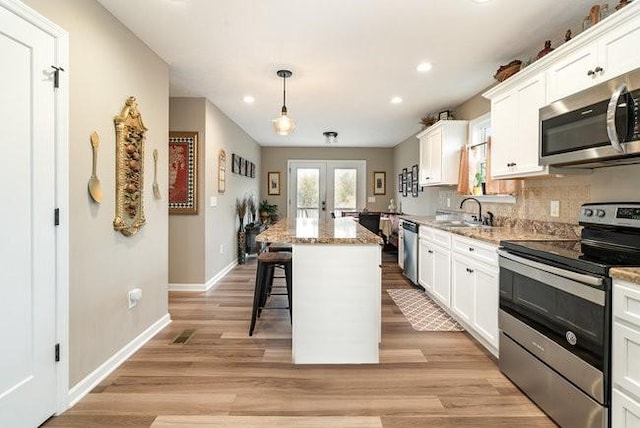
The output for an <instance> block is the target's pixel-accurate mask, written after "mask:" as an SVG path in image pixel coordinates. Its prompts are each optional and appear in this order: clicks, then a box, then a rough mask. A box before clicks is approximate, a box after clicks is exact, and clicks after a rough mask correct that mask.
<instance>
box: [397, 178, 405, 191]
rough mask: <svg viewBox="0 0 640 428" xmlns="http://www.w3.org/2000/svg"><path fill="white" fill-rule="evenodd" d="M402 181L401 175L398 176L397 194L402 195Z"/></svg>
mask: <svg viewBox="0 0 640 428" xmlns="http://www.w3.org/2000/svg"><path fill="white" fill-rule="evenodd" d="M403 180H404V178H403V177H402V174H398V193H402V181H403Z"/></svg>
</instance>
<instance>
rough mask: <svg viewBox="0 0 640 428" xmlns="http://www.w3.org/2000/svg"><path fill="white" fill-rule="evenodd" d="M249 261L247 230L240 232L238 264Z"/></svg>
mask: <svg viewBox="0 0 640 428" xmlns="http://www.w3.org/2000/svg"><path fill="white" fill-rule="evenodd" d="M246 262H247V232H245V231H240V232H238V264H239V265H243V264H245V263H246Z"/></svg>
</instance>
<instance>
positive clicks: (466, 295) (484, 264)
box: [451, 236, 499, 355]
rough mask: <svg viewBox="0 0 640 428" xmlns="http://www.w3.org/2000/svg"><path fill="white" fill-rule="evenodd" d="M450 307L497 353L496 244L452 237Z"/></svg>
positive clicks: (470, 329) (470, 331)
mask: <svg viewBox="0 0 640 428" xmlns="http://www.w3.org/2000/svg"><path fill="white" fill-rule="evenodd" d="M452 245H453V256H452V257H453V275H452V281H451V282H452V284H451V289H452V299H451V309H452V310H453V312H454V314H455V315H457V316H458V317H459V318H460V321H461V322H462V323H463V324H465V325H466V327H468V329H469V333H471V334H472V335H473V336H474V337H476V338H477V339H478V340H479V341H480V342H481V343H483V344H484V345H485V346H486V347H487V349H488V350H489V351H490V352H492V353H493V354H494V355H497V352H498V291H499V284H498V281H499V276H498V272H499V270H498V261H497V253H496V249H497V248H496V247H495V246H493V245H490V244H486V243H483V242H479V241H477V240H474V239H469V238H464V237H460V236H454V237H453V244H452Z"/></svg>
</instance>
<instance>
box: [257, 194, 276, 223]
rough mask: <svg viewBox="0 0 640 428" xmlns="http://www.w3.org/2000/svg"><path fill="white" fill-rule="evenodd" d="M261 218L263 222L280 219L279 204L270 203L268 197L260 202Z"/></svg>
mask: <svg viewBox="0 0 640 428" xmlns="http://www.w3.org/2000/svg"><path fill="white" fill-rule="evenodd" d="M259 211H260V218H261V219H262V223H269V222H270V221H271V222H275V221H278V205H276V204H270V203H269V201H267V200H266V199H265V200H263V201H262V202H260V208H259Z"/></svg>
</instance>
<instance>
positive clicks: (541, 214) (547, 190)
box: [437, 175, 591, 223]
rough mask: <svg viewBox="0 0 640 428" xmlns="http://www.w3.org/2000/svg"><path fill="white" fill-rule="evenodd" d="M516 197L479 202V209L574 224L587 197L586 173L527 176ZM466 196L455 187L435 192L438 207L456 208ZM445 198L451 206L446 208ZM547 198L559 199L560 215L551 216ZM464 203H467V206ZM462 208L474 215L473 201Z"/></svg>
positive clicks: (530, 218) (514, 217) (588, 180)
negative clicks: (511, 200)
mask: <svg viewBox="0 0 640 428" xmlns="http://www.w3.org/2000/svg"><path fill="white" fill-rule="evenodd" d="M522 184H523V185H522V188H521V189H520V191H519V192H518V194H516V195H514V196H515V197H516V203H515V204H502V203H491V202H483V203H482V211H483V212H484V213H486V212H487V211H491V212H492V213H493V214H494V215H496V216H497V217H505V218H509V219H523V220H535V221H542V222H554V223H577V222H578V211H579V209H580V206H581V205H582V204H583V203H585V202H589V201H590V200H591V180H590V177H589V176H583V175H571V176H562V177H547V178H539V179H527V180H524V181H523V183H522ZM467 196H468V195H459V194H458V193H457V192H456V190H455V188H450V189H449V188H441V190H440V191H439V192H438V204H437V205H438V206H437V208H439V209H449V210H451V209H453V210H458V207H459V206H460V202H461V201H462V200H463V199H464V198H465V197H467ZM447 199H449V200H450V202H451V206H450V207H447ZM551 201H559V203H560V216H559V217H551V215H550V205H551ZM467 204H468V205H467ZM467 204H465V206H464V207H463V211H465V212H468V213H472V214H475V213H476V212H477V206H476V204H473V203H469V202H467Z"/></svg>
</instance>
